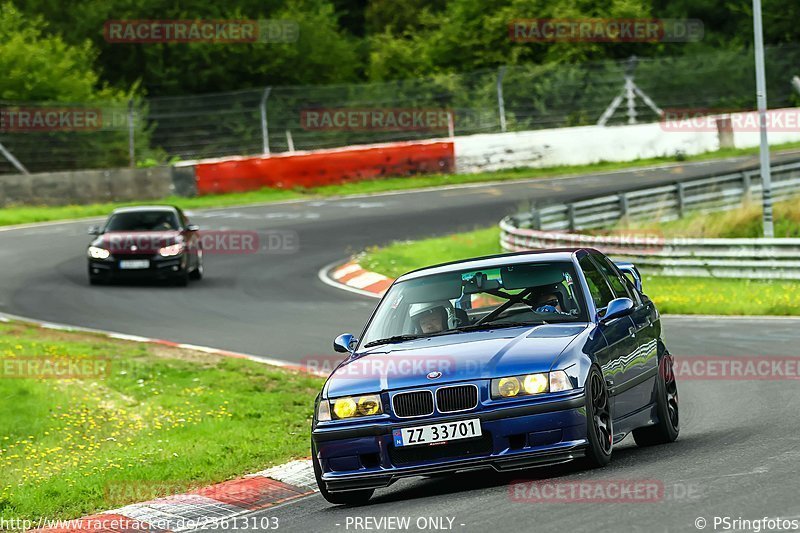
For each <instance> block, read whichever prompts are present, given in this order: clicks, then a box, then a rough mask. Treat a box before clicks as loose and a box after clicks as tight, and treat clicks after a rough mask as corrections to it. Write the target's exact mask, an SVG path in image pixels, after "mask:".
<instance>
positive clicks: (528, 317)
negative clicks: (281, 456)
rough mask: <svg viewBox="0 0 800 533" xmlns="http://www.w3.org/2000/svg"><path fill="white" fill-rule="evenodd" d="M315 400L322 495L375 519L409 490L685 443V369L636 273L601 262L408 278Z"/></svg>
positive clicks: (593, 256)
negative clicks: (622, 446)
mask: <svg viewBox="0 0 800 533" xmlns="http://www.w3.org/2000/svg"><path fill="white" fill-rule="evenodd" d="M334 348H335V350H336V351H338V352H342V353H346V354H347V356H346V357H345V358H344V360H343V361H342V362H341V363H340V364H339V366H338V367H337V368H336V370H335V371H334V372H333V373H332V374H331V375H330V377H329V378H328V380H327V382H326V383H325V385H324V387H323V389H322V391H321V393H320V394H319V396H318V397H317V401H316V405H315V415H314V421H313V427H312V435H311V448H312V455H313V464H314V471H315V474H316V478H317V483H318V485H319V488H320V491H321V493H322V495H323V496H324V497H325V498H326V499H327V500H328V501H329V502H331V503H334V504H350V505H355V504H361V503H364V502H366V501H367V500H369V498H370V497H371V496H372V494H373V493H374V491H375V489H378V488H381V487H387V486H389V485H390V484H391V483H393V482H394V481H396V480H397V479H400V478H402V477H409V476H428V475H435V474H443V473H452V472H461V471H466V470H474V469H480V468H493V469H495V470H497V471H506V470H515V469H523V468H530V467H536V466H543V465H552V464H558V463H565V462H568V461H574V460H577V461H581V462H583V463H584V464H585V465H586V467H588V468H594V467H601V466H604V465H606V464H608V463H609V461H610V460H611V456H612V452H613V446H614V443H617V442H619V441H620V440H622V439H623V438H625V436H627V435H628V434H629V433H633V438H634V439H635V441H636V443H637V444H639V445H642V446H647V445H654V444H662V443H668V442H672V441H674V440H675V439H676V438H677V436H678V432H679V417H678V391H677V385H676V382H675V376H674V373H673V359H672V356H671V355H670V353H669V351H668V350H667V348H666V346H665V344H664V341H663V338H662V329H661V320H660V316H659V313H658V311H657V310H656V307H655V305H654V304H653V302H652V301H651V300H650V299H649V298H648V297H647V296H646V295H644V294H643V293H642V287H641V277H640V275H639V272H638V270H637V269H636V267H635V266H634V265H631V264H619V265H617V264H615V263H613V262H612V261H611V260H609V258H608V257H606V256H605V255H603V254H602V253H600V252H598V251H596V250H593V249H564V250H548V251H543V252H524V253H514V254H503V255H497V256H491V257H482V258H476V259H471V260H466V261H459V262H454V263H447V264H442V265H437V266H432V267H429V268H424V269H421V270H416V271H414V272H410V273H408V274H405V275H404V276H402V277H400V278H399V279H397V281H395V282H394V284H393V285H392V286H391V287H390V288H389V290H388V291H387V292H386V294H385V295H384V297H383V299H382V300H381V302H380V304H379V305H378V307H377V308H376V310H375V312H374V313H373V315H372V317H371V318H370V320H369V322H368V323H367V325H366V327H365V329H364V331H363V333H362V334H361V336H360V338H358V339H357V338H355V337H354V336H353V335H350V334H344V335H340V336H339V337H338V338H337V339H336V340H335V341H334Z"/></svg>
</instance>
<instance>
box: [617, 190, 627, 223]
mask: <svg viewBox="0 0 800 533" xmlns="http://www.w3.org/2000/svg"><path fill="white" fill-rule="evenodd" d="M627 215H628V195H627V194H625V193H624V192H621V193H619V217H620V218H624V217H626V216H627Z"/></svg>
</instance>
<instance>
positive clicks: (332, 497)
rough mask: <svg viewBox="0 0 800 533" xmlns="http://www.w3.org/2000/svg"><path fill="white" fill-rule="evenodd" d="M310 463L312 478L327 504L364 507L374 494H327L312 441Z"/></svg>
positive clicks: (356, 492) (357, 492)
mask: <svg viewBox="0 0 800 533" xmlns="http://www.w3.org/2000/svg"><path fill="white" fill-rule="evenodd" d="M311 463H312V464H313V465H314V477H315V478H316V480H317V486H318V487H319V493H320V494H322V497H323V498H325V500H327V502H328V503H332V504H334V505H350V506H356V505H364V504H365V503H367V502H368V501H369V499H370V498H371V497H372V494H373V493H374V492H375V489H364V490H348V491H345V492H329V491H328V489H327V488H326V487H325V482H324V481H322V467H320V465H319V461H318V460H317V448H316V446H314V442H313V441H312V442H311Z"/></svg>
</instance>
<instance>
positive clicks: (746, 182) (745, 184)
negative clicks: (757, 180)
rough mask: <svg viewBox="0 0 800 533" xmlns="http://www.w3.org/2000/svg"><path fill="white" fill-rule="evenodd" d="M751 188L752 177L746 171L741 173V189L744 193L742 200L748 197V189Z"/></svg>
mask: <svg viewBox="0 0 800 533" xmlns="http://www.w3.org/2000/svg"><path fill="white" fill-rule="evenodd" d="M752 186H753V175H752V174H750V173H749V172H747V171H744V172H742V189H743V191H744V194H743V198H744V199H747V198H749V197H750V192H751V191H750V189H751V188H752Z"/></svg>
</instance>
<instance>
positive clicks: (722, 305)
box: [358, 227, 800, 315]
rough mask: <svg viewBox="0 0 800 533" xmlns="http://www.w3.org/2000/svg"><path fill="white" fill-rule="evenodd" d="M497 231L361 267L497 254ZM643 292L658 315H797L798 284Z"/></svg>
mask: <svg viewBox="0 0 800 533" xmlns="http://www.w3.org/2000/svg"><path fill="white" fill-rule="evenodd" d="M499 238H500V230H499V228H497V227H491V228H487V229H479V230H476V231H472V232H468V233H462V234H456V235H450V236H446V237H437V238H432V239H426V240H422V241H417V242H399V243H395V244H392V245H389V246H387V247H385V248H371V249H369V250H367V251H366V252H364V253H363V254H361V256H360V257H359V258H358V261H359V263H360V264H361V266H362V267H364V268H365V269H367V270H371V271H374V272H379V273H381V274H384V275H386V276H389V277H392V278H395V277H398V276H399V275H401V274H403V273H405V272H408V271H409V270H413V269H415V268H420V267H423V266H427V265H432V264H435V263H441V262H446V261H455V260H458V259H466V258H469V257H476V256H481V255H491V254H496V253H501V252H502V251H503V250H502V249H501V248H500V244H499ZM644 290H645V292H646V293H647V295H648V296H650V297H651V298H652V299H653V300H654V301H655V302H656V304H657V305H658V308H659V310H660V311H661V312H662V313H671V314H702V315H705V314H708V315H800V282H792V281H748V280H738V279H712V278H676V277H660V276H648V275H647V273H646V272H644Z"/></svg>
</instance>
